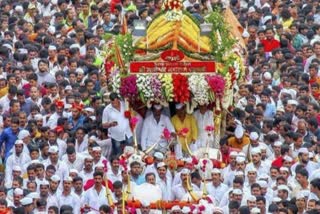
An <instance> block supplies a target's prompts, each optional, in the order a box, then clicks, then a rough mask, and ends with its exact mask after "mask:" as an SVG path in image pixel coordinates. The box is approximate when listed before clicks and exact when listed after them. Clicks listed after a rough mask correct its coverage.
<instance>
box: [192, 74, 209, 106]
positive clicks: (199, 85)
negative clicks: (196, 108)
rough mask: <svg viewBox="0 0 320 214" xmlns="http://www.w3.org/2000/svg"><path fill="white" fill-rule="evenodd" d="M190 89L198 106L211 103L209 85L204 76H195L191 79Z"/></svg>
mask: <svg viewBox="0 0 320 214" xmlns="http://www.w3.org/2000/svg"><path fill="white" fill-rule="evenodd" d="M189 89H190V91H191V93H192V94H193V100H194V101H196V102H197V103H198V104H201V105H203V104H208V103H209V94H208V93H209V89H210V88H209V85H208V82H207V81H206V79H205V78H204V75H201V74H193V75H191V76H190V77H189Z"/></svg>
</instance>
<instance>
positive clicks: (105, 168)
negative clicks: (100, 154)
mask: <svg viewBox="0 0 320 214" xmlns="http://www.w3.org/2000/svg"><path fill="white" fill-rule="evenodd" d="M102 164H103V171H104V172H107V171H108V165H107V160H103V161H102Z"/></svg>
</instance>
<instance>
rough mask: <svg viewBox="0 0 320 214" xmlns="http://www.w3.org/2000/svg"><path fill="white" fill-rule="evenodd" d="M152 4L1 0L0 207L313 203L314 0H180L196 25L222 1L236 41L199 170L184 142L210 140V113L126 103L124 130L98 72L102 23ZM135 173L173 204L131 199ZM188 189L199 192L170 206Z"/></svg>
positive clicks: (318, 86)
mask: <svg viewBox="0 0 320 214" xmlns="http://www.w3.org/2000/svg"><path fill="white" fill-rule="evenodd" d="M162 3H163V1H162V0H145V1H141V0H121V1H119V0H91V1H89V0H82V1H79V0H51V1H50V0H30V1H21V0H17V1H13V0H2V1H1V2H0V20H1V22H0V109H1V111H0V113H1V114H0V151H1V160H2V162H1V163H2V164H1V167H0V171H2V173H1V174H0V175H1V176H0V213H14V214H18V213H19V214H20V213H22V214H31V213H34V214H40V213H48V214H58V213H61V214H70V213H74V214H80V213H100V214H106V213H143V214H148V213H162V212H163V213H176V214H178V213H203V214H204V213H208V214H229V213H230V214H238V213H239V214H254V213H261V214H267V213H272V214H313V213H320V163H319V158H320V128H319V124H320V115H319V111H320V106H319V100H320V74H319V65H320V5H319V1H318V0H292V1H286V0H274V1H271V0H254V1H249V0H230V1H228V0H225V1H222V2H221V1H219V0H201V1H199V0H185V1H184V2H183V6H184V9H185V10H187V11H188V12H190V13H191V14H192V15H193V16H194V17H195V18H196V19H198V20H199V21H200V22H203V21H204V17H205V16H206V15H207V14H209V13H210V11H212V10H213V8H215V7H218V6H219V7H222V8H224V7H230V8H231V10H232V11H233V13H234V14H235V15H236V17H237V18H238V20H239V22H240V23H241V25H242V26H243V28H244V31H243V32H242V36H243V39H244V41H245V42H246V45H247V47H246V57H245V65H246V72H245V74H244V76H243V78H242V79H243V80H242V81H241V84H239V85H238V87H235V96H234V105H233V106H232V108H230V109H229V110H230V112H228V113H227V115H226V119H225V120H224V121H223V123H224V124H225V126H224V127H225V130H223V131H222V133H224V135H223V136H221V139H220V141H219V142H220V143H219V145H218V146H217V145H214V144H212V143H211V146H213V145H214V146H215V147H216V148H215V149H219V150H220V154H221V159H222V160H221V161H219V160H213V161H212V167H210V168H209V169H208V170H209V176H205V175H204V172H203V169H202V168H201V167H199V166H200V165H201V162H199V160H195V159H196V158H195V157H190V152H189V150H190V149H191V150H192V151H195V150H196V149H197V148H203V147H205V146H206V145H207V143H208V142H212V141H213V139H212V138H210V137H209V136H208V134H207V130H206V127H208V126H213V125H214V113H213V110H212V109H210V108H209V107H208V106H207V105H199V106H198V107H197V109H196V110H195V111H194V113H192V114H189V113H187V111H186V106H185V105H184V104H182V103H172V104H170V107H167V106H162V105H160V104H159V103H154V104H153V105H152V107H151V108H149V109H148V108H147V107H146V106H142V107H141V108H140V109H136V111H135V112H134V115H135V117H137V118H138V122H137V124H136V126H135V128H134V129H132V124H130V121H129V119H128V117H127V116H126V110H127V109H126V105H125V102H124V100H123V99H122V98H121V97H120V96H119V94H117V93H114V92H111V91H110V88H109V87H108V81H110V80H109V79H108V76H107V74H106V73H105V72H104V71H103V69H102V67H103V62H104V58H103V56H104V51H105V45H106V41H105V40H104V38H105V34H118V33H119V32H121V31H122V28H123V26H124V25H126V26H128V28H129V32H130V29H131V28H132V25H133V22H134V20H145V21H147V22H151V21H152V19H153V18H154V17H155V15H156V14H158V13H159V12H160V11H161V7H162ZM124 17H125V18H124ZM124 22H126V23H124ZM109 83H110V82H109ZM185 128H187V129H188V132H186V133H184V134H181V131H182V130H183V129H185ZM164 129H165V130H166V131H167V132H168V133H169V136H167V137H168V138H165V137H164V135H163V132H164ZM168 139H171V140H170V142H171V143H170V144H168ZM155 143H156V144H155ZM187 145H189V146H187ZM149 148H152V150H151V151H149V153H148V154H143V153H142V152H140V153H137V150H139V151H146V150H148V149H149ZM130 155H131V156H132V155H136V156H135V158H131V159H130V157H129V156H130ZM126 158H127V159H126ZM174 158H176V161H173V162H172V160H175V159H174ZM168 159H170V160H171V162H170V161H168ZM172 163H175V164H172ZM202 164H204V162H202ZM172 165H174V167H172ZM204 165H205V164H204ZM210 166H211V165H210ZM204 167H205V166H204ZM146 184H147V185H149V187H150V189H148V188H146V189H144V191H146V192H148V190H151V189H153V190H154V189H156V190H158V193H159V196H158V197H159V198H160V199H161V200H162V201H169V202H177V203H176V204H175V205H174V206H172V207H170V208H168V209H166V210H161V209H159V208H157V207H154V206H153V205H152V203H151V202H150V201H149V200H148V198H144V200H143V198H142V200H140V203H139V207H136V209H134V207H130V203H129V200H133V199H132V195H134V194H135V189H139V186H141V185H146ZM140 191H141V188H140ZM200 193H201V194H200ZM137 194H138V193H137ZM193 194H198V195H199V194H200V195H202V196H203V195H204V196H205V197H202V198H201V197H199V198H198V199H200V200H198V201H196V202H194V204H192V205H191V206H190V204H186V205H185V206H181V204H179V202H181V201H184V200H187V201H192V199H194V196H193ZM130 195H131V197H130ZM138 195H141V192H139V194H138ZM146 195H148V193H146Z"/></svg>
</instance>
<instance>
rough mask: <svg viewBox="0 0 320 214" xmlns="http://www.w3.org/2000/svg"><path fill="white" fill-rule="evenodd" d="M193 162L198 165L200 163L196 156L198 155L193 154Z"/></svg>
mask: <svg viewBox="0 0 320 214" xmlns="http://www.w3.org/2000/svg"><path fill="white" fill-rule="evenodd" d="M191 158H192V164H193V165H197V164H198V159H197V158H196V156H194V155H192V157H191Z"/></svg>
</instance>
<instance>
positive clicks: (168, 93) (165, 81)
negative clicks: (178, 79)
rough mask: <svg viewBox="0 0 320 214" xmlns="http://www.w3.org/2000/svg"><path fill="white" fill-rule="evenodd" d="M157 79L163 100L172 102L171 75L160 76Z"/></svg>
mask: <svg viewBox="0 0 320 214" xmlns="http://www.w3.org/2000/svg"><path fill="white" fill-rule="evenodd" d="M159 79H160V81H161V83H162V90H163V95H164V97H165V99H166V100H167V101H168V102H172V101H173V85H172V76H171V74H160V75H159Z"/></svg>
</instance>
